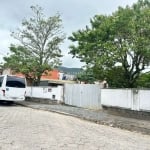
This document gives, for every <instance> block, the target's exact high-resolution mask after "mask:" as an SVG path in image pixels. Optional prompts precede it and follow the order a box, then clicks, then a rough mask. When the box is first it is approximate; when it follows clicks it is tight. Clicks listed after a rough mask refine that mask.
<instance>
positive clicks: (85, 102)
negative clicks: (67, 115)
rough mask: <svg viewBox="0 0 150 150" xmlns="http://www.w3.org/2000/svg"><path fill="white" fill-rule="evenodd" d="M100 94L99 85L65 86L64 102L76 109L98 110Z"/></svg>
mask: <svg viewBox="0 0 150 150" xmlns="http://www.w3.org/2000/svg"><path fill="white" fill-rule="evenodd" d="M100 92H101V88H100V85H95V84H65V87H64V102H65V104H68V105H72V106H77V107H83V108H91V109H100V108H101V101H100Z"/></svg>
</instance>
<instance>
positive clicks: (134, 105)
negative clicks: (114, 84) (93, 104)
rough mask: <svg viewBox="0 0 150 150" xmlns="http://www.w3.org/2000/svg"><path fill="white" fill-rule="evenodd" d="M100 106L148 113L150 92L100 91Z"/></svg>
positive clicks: (127, 90) (135, 90) (134, 90)
mask: <svg viewBox="0 0 150 150" xmlns="http://www.w3.org/2000/svg"><path fill="white" fill-rule="evenodd" d="M101 104H102V105H105V106H108V107H120V108H125V109H131V110H137V111H140V110H143V111H150V90H139V89H101Z"/></svg>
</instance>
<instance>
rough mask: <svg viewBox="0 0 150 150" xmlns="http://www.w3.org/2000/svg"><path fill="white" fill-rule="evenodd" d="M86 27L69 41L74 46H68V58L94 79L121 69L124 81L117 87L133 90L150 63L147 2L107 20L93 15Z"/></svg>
mask: <svg viewBox="0 0 150 150" xmlns="http://www.w3.org/2000/svg"><path fill="white" fill-rule="evenodd" d="M90 23H91V25H90V26H89V27H88V26H86V28H85V29H83V30H79V31H77V32H73V33H72V36H70V37H69V39H70V40H71V41H72V42H76V43H75V44H74V45H71V46H70V54H72V55H73V57H77V58H79V59H80V60H81V61H83V62H85V63H86V64H87V65H88V67H90V68H92V69H93V72H94V73H95V76H97V78H98V79H102V78H105V77H106V73H107V71H108V70H113V69H116V66H118V65H119V66H121V68H122V72H121V74H122V73H123V80H124V79H125V80H124V81H126V84H121V87H122V85H123V86H124V87H130V88H132V87H135V86H136V84H135V83H136V80H137V79H138V77H139V75H140V73H141V71H142V70H144V69H145V67H146V66H148V65H149V62H150V26H149V24H150V2H149V1H148V0H139V1H138V2H137V3H136V4H134V5H133V6H132V7H129V6H126V8H122V7H119V8H118V10H117V11H116V12H114V13H113V14H112V15H110V16H105V15H96V16H95V17H94V18H93V19H91V21H90ZM115 71H116V70H114V72H115ZM118 86H120V85H118Z"/></svg>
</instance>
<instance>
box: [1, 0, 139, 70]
mask: <svg viewBox="0 0 150 150" xmlns="http://www.w3.org/2000/svg"><path fill="white" fill-rule="evenodd" d="M135 2H137V0H105V1H101V0H26V1H25V0H1V1H0V62H1V61H2V57H3V56H6V55H7V53H8V52H9V46H10V44H11V43H13V44H15V43H16V41H15V40H14V39H13V38H12V37H11V36H10V33H11V31H13V30H14V31H15V29H16V28H17V27H19V26H21V22H22V20H23V18H29V17H30V16H31V15H32V11H31V9H30V6H31V5H39V6H41V7H42V8H43V9H44V14H45V15H46V16H53V15H55V14H56V13H57V12H59V13H60V14H61V17H62V20H63V27H64V32H65V33H66V35H67V36H69V35H71V33H72V32H74V31H77V30H78V29H81V28H84V27H85V26H86V25H88V24H89V21H90V18H92V17H93V16H94V15H96V14H111V13H112V12H114V11H116V10H117V8H118V6H122V7H125V6H126V5H130V6H131V5H132V4H133V3H135ZM69 45H70V41H68V40H65V41H64V43H63V44H62V46H61V49H62V53H63V55H64V57H63V58H62V62H63V66H66V67H81V66H82V63H80V61H79V60H78V59H72V56H71V55H69V54H68V51H69V49H68V46H69Z"/></svg>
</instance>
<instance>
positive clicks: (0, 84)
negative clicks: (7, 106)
mask: <svg viewBox="0 0 150 150" xmlns="http://www.w3.org/2000/svg"><path fill="white" fill-rule="evenodd" d="M3 79H4V77H0V87H1V86H2V83H3Z"/></svg>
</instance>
